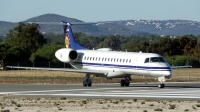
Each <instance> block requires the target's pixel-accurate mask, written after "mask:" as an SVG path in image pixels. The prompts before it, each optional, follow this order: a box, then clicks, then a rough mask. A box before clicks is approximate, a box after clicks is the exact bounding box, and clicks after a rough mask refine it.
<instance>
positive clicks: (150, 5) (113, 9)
mask: <svg viewBox="0 0 200 112" xmlns="http://www.w3.org/2000/svg"><path fill="white" fill-rule="evenodd" d="M47 13H54V14H59V15H62V16H66V17H70V18H76V19H79V20H82V21H85V22H94V21H115V20H130V19H132V20H136V19H145V20H146V19H148V20H150V19H153V20H169V19H182V20H194V21H200V0H0V21H9V22H19V21H24V20H27V19H29V18H32V17H36V16H39V15H42V14H47Z"/></svg>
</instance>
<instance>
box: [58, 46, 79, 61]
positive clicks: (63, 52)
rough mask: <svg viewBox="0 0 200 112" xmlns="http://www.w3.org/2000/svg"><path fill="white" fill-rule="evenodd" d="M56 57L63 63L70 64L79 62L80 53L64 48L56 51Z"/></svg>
mask: <svg viewBox="0 0 200 112" xmlns="http://www.w3.org/2000/svg"><path fill="white" fill-rule="evenodd" d="M55 56H56V58H57V59H58V60H60V61H61V62H65V63H70V62H74V61H76V60H77V58H78V53H77V52H76V50H73V49H70V48H62V49H59V50H57V51H56V53H55Z"/></svg>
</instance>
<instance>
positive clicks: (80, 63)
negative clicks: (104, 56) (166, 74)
mask: <svg viewBox="0 0 200 112" xmlns="http://www.w3.org/2000/svg"><path fill="white" fill-rule="evenodd" d="M73 64H74V65H79V66H93V67H107V68H121V69H137V70H149V71H169V70H171V68H170V67H150V66H134V65H116V64H103V63H88V62H74V63H73Z"/></svg>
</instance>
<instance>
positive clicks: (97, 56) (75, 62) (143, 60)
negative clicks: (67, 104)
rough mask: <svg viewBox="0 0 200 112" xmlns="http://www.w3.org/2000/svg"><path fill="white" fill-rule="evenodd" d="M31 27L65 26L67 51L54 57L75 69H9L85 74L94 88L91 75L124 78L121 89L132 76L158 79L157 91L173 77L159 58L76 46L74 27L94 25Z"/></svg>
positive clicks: (159, 56) (127, 84) (166, 65)
mask: <svg viewBox="0 0 200 112" xmlns="http://www.w3.org/2000/svg"><path fill="white" fill-rule="evenodd" d="M31 23H35V24H53V25H62V26H64V27H63V28H64V33H65V44H66V48H62V49H59V50H57V51H56V53H55V56H56V58H57V59H58V60H60V61H61V62H64V63H70V64H71V65H72V66H73V67H74V68H75V69H66V68H40V67H19V66H7V67H8V68H21V69H37V70H38V69H42V70H51V71H66V72H78V73H86V75H85V77H84V79H83V86H92V81H91V80H92V78H90V75H93V76H96V77H103V78H107V79H112V78H124V79H122V80H121V86H129V84H130V81H131V75H140V76H153V77H156V78H158V81H159V82H160V83H159V84H158V87H159V88H164V87H165V85H164V82H165V80H166V79H170V78H171V76H172V67H170V66H169V64H168V63H167V62H166V61H165V59H164V58H163V57H162V56H161V55H159V54H156V53H141V52H121V51H120V52H119V51H113V50H112V49H109V48H100V49H97V50H89V49H86V48H84V47H82V46H81V45H79V44H77V43H76V42H75V41H74V37H73V32H72V28H71V25H76V24H91V23H82V22H81V23H80V22H71V23H68V22H64V21H61V22H60V23H49V22H31ZM185 67H191V66H177V67H173V68H185Z"/></svg>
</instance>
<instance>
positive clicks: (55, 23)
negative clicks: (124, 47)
mask: <svg viewBox="0 0 200 112" xmlns="http://www.w3.org/2000/svg"><path fill="white" fill-rule="evenodd" d="M29 24H45V25H62V26H65V25H66V26H68V25H88V24H97V23H96V22H65V21H61V22H29Z"/></svg>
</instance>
